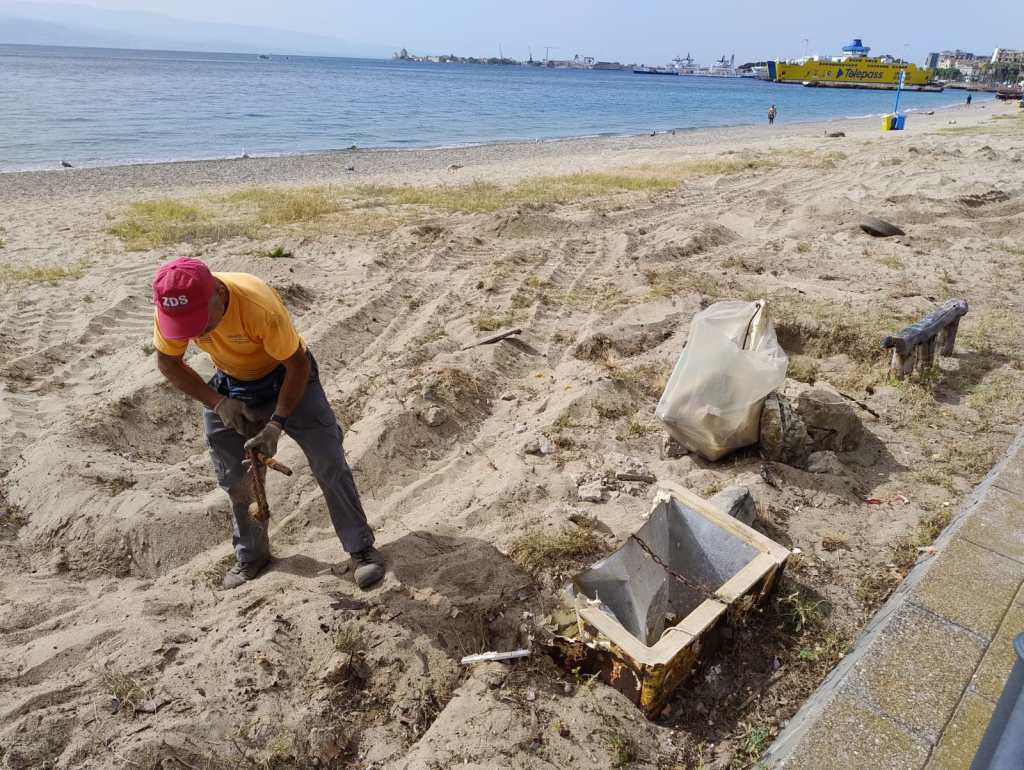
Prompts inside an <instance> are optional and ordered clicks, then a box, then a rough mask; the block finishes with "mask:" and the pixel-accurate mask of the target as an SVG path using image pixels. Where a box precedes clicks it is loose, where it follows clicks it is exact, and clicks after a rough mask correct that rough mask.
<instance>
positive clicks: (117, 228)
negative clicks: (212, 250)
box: [109, 198, 252, 251]
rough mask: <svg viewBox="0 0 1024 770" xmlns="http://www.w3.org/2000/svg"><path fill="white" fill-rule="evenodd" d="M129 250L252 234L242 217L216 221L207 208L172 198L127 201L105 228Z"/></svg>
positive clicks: (250, 228)
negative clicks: (121, 211)
mask: <svg viewBox="0 0 1024 770" xmlns="http://www.w3.org/2000/svg"><path fill="white" fill-rule="evenodd" d="M109 232H110V234H111V235H114V236H116V237H118V238H120V239H121V240H122V241H123V242H124V245H125V248H126V249H128V250H129V251H145V250H147V249H154V248H158V247H160V246H170V245H174V244H179V243H212V242H215V241H219V240H224V239H225V238H232V237H236V236H239V235H250V234H252V226H251V223H249V222H244V221H216V220H215V219H214V218H213V215H212V214H211V213H210V212H209V211H204V210H202V209H200V208H199V207H198V206H194V205H191V204H187V203H183V202H181V201H178V200H174V199H172V198H162V199H159V200H152V201H138V202H136V203H131V204H129V205H128V207H127V209H126V211H125V212H124V214H123V215H122V217H121V219H120V220H119V221H118V222H117V223H116V224H115V225H114V226H113V227H111V228H110V230H109Z"/></svg>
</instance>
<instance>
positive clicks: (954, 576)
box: [910, 535, 1024, 639]
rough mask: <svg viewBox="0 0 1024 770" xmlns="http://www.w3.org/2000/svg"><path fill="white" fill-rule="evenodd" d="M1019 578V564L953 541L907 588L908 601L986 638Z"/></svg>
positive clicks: (1022, 571)
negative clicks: (925, 571) (919, 578)
mask: <svg viewBox="0 0 1024 770" xmlns="http://www.w3.org/2000/svg"><path fill="white" fill-rule="evenodd" d="M1022 580H1024V564H1021V563H1020V562H1016V561H1014V560H1013V559H1009V558H1007V557H1005V556H1002V555H1000V554H997V553H993V552H992V551H989V550H987V549H985V548H982V547H981V546H979V545H975V544H974V543H971V542H970V541H969V540H966V539H964V538H963V537H962V536H959V535H958V536H956V537H954V538H953V539H952V540H951V541H950V542H949V544H948V545H947V546H946V548H945V549H944V550H943V551H942V553H940V554H939V555H938V556H936V557H935V559H934V562H933V563H932V565H931V568H930V569H929V570H928V572H927V573H925V575H924V577H923V578H922V579H921V581H920V582H919V583H918V584H917V585H916V586H915V587H914V588H913V589H912V590H911V592H910V595H911V600H912V601H913V602H914V603H916V604H918V605H920V606H922V607H924V608H926V609H928V610H931V611H932V612H934V613H936V614H937V615H942V616H943V617H944V618H948V619H949V620H952V621H953V622H954V623H958V624H959V625H961V626H964V627H965V628H969V629H971V630H972V631H976V632H977V633H978V634H980V635H981V636H984V637H985V638H986V639H991V638H992V637H993V636H994V635H995V632H996V629H997V628H998V627H999V623H1000V621H1001V620H1002V619H1003V615H1005V614H1006V608H1007V607H1009V606H1010V604H1011V603H1012V602H1013V599H1014V596H1015V595H1016V594H1017V591H1018V590H1019V588H1020V584H1021V581H1022Z"/></svg>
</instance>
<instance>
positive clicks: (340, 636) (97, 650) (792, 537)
mask: <svg viewBox="0 0 1024 770" xmlns="http://www.w3.org/2000/svg"><path fill="white" fill-rule="evenodd" d="M783 117H785V116H783ZM879 123H880V121H879V120H878V119H875V118H871V119H863V120H843V121H831V122H828V123H791V124H786V123H781V124H776V125H775V126H774V127H772V128H771V129H769V127H768V126H767V125H764V126H750V127H739V128H728V129H714V130H698V131H686V132H682V131H681V132H677V133H675V134H671V133H668V134H658V135H656V136H633V137H601V138H585V139H573V140H564V141H549V142H536V143H529V144H496V145H482V146H475V147H462V148H452V149H434V150H415V151H413V150H410V151H373V150H358V149H357V150H352V151H339V152H334V153H328V154H319V155H304V156H290V157H277V158H248V159H235V160H223V161H202V162H182V163H168V164H151V165H138V166H120V167H111V168H83V169H78V168H73V169H65V170H55V171H52V172H24V173H15V174H0V205H2V207H3V211H4V216H3V218H2V220H0V284H2V285H3V289H4V291H3V293H2V296H0V704H2V705H0V758H2V762H3V763H4V767H8V768H44V767H53V768H118V769H121V768H130V767H131V768H137V767H142V768H146V769H147V770H150V769H153V768H177V767H185V768H203V769H204V770H215V769H217V770H219V769H221V768H224V769H226V768H238V767H252V768H292V767H294V768H306V767H311V766H317V767H359V768H371V767H372V768H394V769H395V770H399V769H401V770H405V769H408V770H413V769H415V768H442V767H455V766H458V767H467V768H479V769H480V770H483V769H484V768H495V767H509V768H524V769H525V768H564V767H584V766H585V767H590V768H595V769H596V768H617V767H637V768H696V767H718V768H723V769H724V768H730V767H732V768H741V767H746V766H749V764H750V763H751V762H752V761H754V760H755V759H756V758H757V756H758V755H759V754H760V752H761V751H763V750H764V749H765V748H767V746H768V744H769V743H770V741H771V739H772V737H773V736H774V735H775V734H777V732H778V731H779V729H780V727H781V726H782V725H783V724H784V723H785V720H786V719H788V718H789V717H791V716H792V714H793V713H795V712H796V710H797V709H798V708H799V706H800V704H801V702H802V701H803V700H804V699H805V698H806V697H807V695H808V694H809V693H810V692H811V691H812V690H813V689H814V688H815V687H816V686H817V685H818V684H819V683H820V682H821V680H822V679H823V678H824V677H825V675H826V674H827V672H828V671H829V670H830V668H831V667H832V666H833V665H834V664H835V663H836V661H838V660H839V659H840V658H841V657H842V655H843V653H844V651H845V649H846V648H847V646H848V645H849V643H850V642H851V640H853V639H854V638H856V636H857V635H858V633H859V632H860V631H861V629H862V628H863V627H864V624H865V623H866V621H867V619H868V618H869V617H870V615H871V614H872V612H873V611H874V610H875V609H876V608H877V607H878V606H879V605H880V604H881V603H882V602H883V601H884V600H885V598H886V597H887V596H888V594H889V593H890V592H891V591H892V590H893V588H894V587H895V586H896V585H897V584H898V582H899V580H900V579H901V578H902V576H903V575H904V574H905V573H906V571H907V570H909V568H910V567H911V566H912V565H913V564H914V562H915V561H916V560H917V559H920V558H931V557H932V554H931V553H930V552H929V544H930V542H931V540H932V539H934V537H935V535H936V534H937V532H938V531H939V530H941V528H942V526H944V524H945V522H946V521H947V520H948V517H949V516H950V515H951V513H952V512H953V511H955V510H956V507H957V506H958V504H959V503H960V501H961V500H962V499H963V497H964V496H965V495H966V494H968V493H969V492H970V491H971V489H972V488H973V486H974V484H976V483H977V482H978V481H979V480H980V479H981V478H982V477H983V476H984V475H985V473H986V472H987V471H988V469H989V467H990V466H991V464H992V462H993V461H994V459H995V458H997V457H998V456H999V454H1000V453H1001V452H1002V451H1003V450H1004V449H1005V447H1006V445H1007V444H1008V443H1009V441H1010V439H1011V438H1012V436H1013V435H1014V434H1015V433H1016V431H1017V430H1018V428H1019V426H1020V424H1021V417H1022V405H1024V396H1022V394H1024V342H1022V341H1021V337H1020V333H1019V327H1020V317H1021V311H1022V310H1024V301H1022V299H1021V297H1020V289H1019V287H1020V285H1021V280H1022V272H1024V229H1022V227H1024V182H1022V177H1021V173H1020V169H1021V167H1022V161H1024V116H1022V115H1021V114H1019V113H1017V112H1016V106H1015V105H1010V104H1000V103H996V102H981V103H978V102H975V104H974V105H973V106H972V107H970V108H965V107H956V108H949V109H944V110H938V111H936V112H935V113H934V114H932V115H925V114H912V115H911V116H910V118H909V120H908V127H907V130H906V131H903V132H882V131H880V130H879V128H880V127H879ZM837 132H838V133H841V134H842V136H833V137H829V136H827V134H830V133H831V134H835V133H837ZM865 214H871V215H875V216H879V217H882V218H884V219H886V220H889V221H891V222H894V223H896V224H898V225H900V226H901V227H902V228H903V229H904V230H905V231H906V235H904V236H900V237H897V238H889V239H874V238H871V237H870V236H868V235H866V234H865V233H863V232H862V231H861V230H860V229H859V227H858V223H859V222H860V219H861V217H862V216H863V215H865ZM182 254H190V255H196V256H200V257H201V258H203V259H205V260H207V261H208V262H209V263H210V265H211V266H212V267H213V269H214V270H221V271H247V272H252V273H255V274H256V275H259V276H261V277H262V278H264V279H265V280H267V281H268V282H269V283H270V284H271V285H272V286H273V287H275V288H276V289H277V291H278V292H279V294H280V295H281V297H282V298H283V300H284V301H285V304H286V305H287V306H288V308H289V309H290V311H291V312H292V314H293V316H294V318H295V319H296V324H297V326H298V328H299V330H300V332H301V334H302V335H303V338H304V339H305V341H306V343H307V344H308V346H309V347H310V349H311V350H312V351H313V352H314V354H315V355H316V356H317V358H318V360H319V364H320V371H321V377H322V379H323V383H324V387H325V390H326V392H327V395H328V397H329V398H330V400H331V403H332V405H333V407H334V408H335V411H336V412H337V414H338V415H339V418H340V419H341V421H342V423H343V424H344V426H345V428H346V438H345V449H346V453H347V455H348V458H349V462H350V463H351V465H352V466H353V470H354V473H355V478H356V481H357V483H358V485H359V488H360V491H361V493H362V495H363V498H364V505H365V507H366V509H367V512H368V515H369V518H370V521H371V524H372V525H373V526H374V528H375V530H376V532H377V538H378V546H379V547H380V548H381V550H382V552H383V553H384V555H385V556H386V558H387V559H388V560H389V564H390V570H391V571H390V573H389V576H388V577H387V579H386V581H385V582H384V584H383V585H382V586H381V587H380V588H377V589H375V590H374V591H372V592H370V593H368V594H361V593H360V592H359V591H358V589H357V588H356V587H355V586H354V584H353V582H352V578H351V570H350V568H349V563H348V560H347V558H346V557H345V554H344V553H343V552H342V551H341V550H340V548H339V545H338V542H337V539H336V537H335V535H334V533H333V531H332V529H331V527H330V522H329V519H328V517H327V514H326V510H325V507H324V503H323V500H322V496H321V493H320V491H319V490H318V488H317V487H316V484H315V482H314V481H313V478H312V476H311V474H310V471H309V469H308V466H307V464H306V461H305V459H304V458H303V457H302V455H301V452H300V450H299V449H298V447H297V446H296V445H295V444H294V443H293V442H291V441H290V440H285V441H283V442H282V446H281V450H280V452H279V455H278V456H279V458H280V459H281V460H282V461H283V462H285V463H286V464H288V465H290V466H291V467H293V468H294V469H295V475H294V476H292V477H290V478H285V477H282V476H274V477H272V478H271V479H269V490H268V491H269V496H270V506H271V510H272V511H273V512H274V518H273V520H272V544H273V550H274V556H275V561H274V563H273V566H272V567H271V569H270V570H269V571H268V572H267V573H266V574H265V575H263V576H262V577H260V579H259V580H257V581H254V582H252V583H251V584H248V585H246V586H244V587H242V588H241V589H238V590H236V591H232V592H223V591H220V590H219V589H218V588H217V586H219V581H220V577H221V575H222V573H223V571H224V570H225V569H226V568H227V566H229V565H230V563H231V560H232V558H233V557H232V554H231V547H230V525H229V516H230V514H229V509H228V502H227V498H226V496H224V495H223V493H222V492H220V491H219V490H218V489H217V488H216V485H215V481H214V477H213V472H212V469H211V467H210V462H209V459H208V456H207V453H206V446H205V442H204V437H203V434H202V430H201V425H200V418H201V410H200V408H199V407H198V406H197V405H196V404H194V403H191V402H189V401H187V400H186V398H185V397H184V396H182V395H180V394H178V393H176V392H175V391H173V390H172V389H170V387H169V386H167V385H165V384H164V383H163V381H162V378H161V376H160V375H159V373H158V372H157V370H156V365H155V364H156V362H155V355H154V351H153V348H152V344H151V329H152V306H151V305H150V289H149V283H150V280H151V278H152V274H153V271H154V269H155V267H156V266H157V265H158V264H159V263H160V262H162V261H164V260H166V259H167V258H169V257H172V256H176V255H182ZM951 297H962V298H965V299H967V300H968V302H969V304H970V311H969V313H968V315H967V316H966V317H965V318H964V319H963V322H962V323H961V325H960V332H959V337H958V341H957V346H956V354H955V355H954V356H953V357H951V358H943V359H941V361H940V363H939V367H938V369H937V370H936V371H934V372H933V373H932V374H931V375H930V376H929V377H927V378H926V379H925V380H924V381H918V379H917V378H914V379H913V380H911V381H907V382H903V383H898V384H897V383H893V382H890V381H889V380H888V377H887V368H888V359H887V356H886V355H885V351H882V350H881V349H880V346H879V342H880V340H881V338H882V337H883V336H884V335H885V334H886V333H890V332H894V331H896V330H898V329H899V328H901V327H902V326H904V325H906V324H907V323H909V322H912V321H914V320H917V319H919V318H921V317H923V316H924V315H925V314H927V313H928V312H930V311H931V310H932V309H934V308H935V307H936V306H937V305H938V304H939V303H941V302H943V301H944V300H946V299H948V298H951ZM757 298H765V299H766V300H767V301H768V306H769V309H770V313H771V314H772V316H773V317H774V319H775V324H776V327H777V329H778V333H779V340H780V342H781V343H782V345H783V347H784V348H785V349H786V350H787V352H788V353H789V354H790V367H789V379H788V380H787V383H786V389H785V392H786V393H787V394H788V395H789V396H791V397H792V398H793V400H794V401H795V400H796V399H797V398H798V396H799V394H800V393H802V392H804V391H806V390H808V389H809V388H810V387H812V386H816V387H823V386H824V387H830V388H834V389H835V390H837V391H839V392H840V393H842V394H843V395H845V397H846V399H847V401H848V403H849V404H850V407H849V410H850V413H851V414H852V415H854V416H855V419H856V421H857V422H858V423H859V424H860V426H861V428H860V429H859V430H860V431H862V433H861V434H860V438H859V439H858V440H857V441H856V446H855V447H853V448H852V449H847V450H844V451H836V452H834V453H832V454H831V456H828V457H824V458H819V459H821V462H820V463H819V464H818V465H817V466H815V467H814V468H813V469H806V468H805V469H798V468H794V467H790V466H787V465H783V464H781V463H766V462H765V461H764V460H763V459H762V458H761V457H759V456H758V453H757V450H756V448H752V449H749V450H744V451H741V452H739V453H737V454H735V455H732V456H729V457H727V458H725V459H724V460H722V461H719V462H717V463H709V462H706V461H704V460H702V459H700V458H699V457H696V456H693V455H683V456H674V455H672V454H671V453H667V452H666V451H665V447H664V436H665V434H664V430H663V429H662V428H661V426H660V425H659V423H658V421H657V420H656V418H655V417H654V406H655V404H656V403H657V400H658V397H659V395H660V393H661V391H662V389H663V387H664V385H665V383H666V381H667V379H668V376H669V374H670V373H671V371H672V367H673V365H674V364H675V362H676V360H677V358H678V356H679V352H680V350H681V348H682V345H683V342H684V341H685V339H686V336H687V331H688V328H689V322H690V319H691V318H692V317H693V315H694V314H695V313H696V312H698V311H699V310H700V309H701V308H703V307H706V306H707V305H709V304H710V303H712V302H715V301H718V300H722V299H747V300H751V299H757ZM510 327H519V328H521V329H522V330H523V332H522V334H521V336H520V337H519V338H518V339H517V340H516V341H515V342H504V343H499V344H497V345H488V346H482V347H468V346H470V345H471V344H472V343H473V342H474V341H476V340H478V339H479V338H481V337H484V336H486V335H488V334H493V333H494V332H495V331H498V330H501V329H505V328H510ZM189 361H190V363H192V365H193V366H194V367H195V368H196V369H197V370H198V371H200V372H201V373H203V374H208V373H210V372H211V367H210V365H209V362H208V360H207V359H206V357H205V355H203V354H199V353H198V352H197V351H194V350H193V353H192V355H191V356H190V357H189ZM541 446H543V447H550V449H551V451H550V452H547V451H544V452H538V447H541ZM637 464H639V465H642V466H643V467H645V468H647V469H649V471H650V472H651V473H652V474H653V475H655V476H656V477H657V478H658V479H661V480H670V481H673V482H676V483H679V484H682V485H684V486H686V487H688V488H689V489H691V490H693V491H694V492H696V493H697V494H699V495H701V496H704V497H710V496H712V495H713V494H715V493H716V492H718V491H720V490H721V489H723V488H726V487H728V486H730V485H732V484H741V485H744V486H747V487H749V489H750V490H751V492H752V494H753V496H754V497H755V499H756V501H757V504H758V519H757V522H756V525H755V526H756V528H757V529H759V530H760V531H762V532H764V533H765V534H767V535H768V536H769V537H771V538H773V539H774V540H776V541H777V542H779V543H780V544H782V545H784V546H786V547H787V548H796V549H800V552H801V555H800V558H794V559H792V560H791V563H790V566H789V568H788V569H787V572H786V579H785V582H784V583H783V585H782V586H780V588H779V591H778V593H777V595H776V600H775V601H772V602H769V603H768V604H767V605H765V607H764V608H763V610H762V611H761V612H759V613H756V614H755V615H754V617H753V618H752V619H751V620H749V621H748V622H747V624H746V625H743V626H741V627H737V628H736V629H734V630H733V631H731V634H730V636H729V638H727V639H726V640H725V641H724V643H723V645H722V648H721V649H719V650H716V651H709V652H708V654H707V655H706V656H705V657H704V658H703V659H702V661H701V664H700V666H699V667H698V669H697V671H696V672H695V673H694V675H693V677H692V679H691V680H690V684H688V685H684V686H682V687H681V688H680V689H679V690H678V692H677V694H676V695H675V696H674V698H673V699H672V701H671V702H670V703H669V705H668V706H667V707H666V708H665V710H664V712H663V713H662V714H661V715H660V716H659V718H658V719H657V720H655V721H652V722H648V721H647V720H645V719H644V718H643V717H642V716H641V714H640V713H639V712H638V711H637V710H636V709H635V708H634V706H633V705H632V704H630V703H629V702H628V701H627V700H626V699H625V698H624V697H623V696H621V695H620V694H619V693H617V692H615V691H614V690H612V689H611V688H609V687H606V686H605V685H603V684H601V683H599V682H593V681H590V680H588V679H586V678H584V677H579V676H573V674H572V673H567V672H564V671H562V670H560V669H558V668H556V667H555V666H554V665H553V664H552V663H551V661H550V660H549V659H547V658H546V657H545V656H544V655H543V654H541V652H540V651H539V650H538V651H537V652H536V653H535V654H534V655H533V656H532V657H530V658H529V659H526V660H524V661H521V662H517V663H515V664H513V665H508V664H498V663H492V664H486V665H479V666H474V667H471V668H466V667H463V666H461V665H460V664H459V660H460V658H461V657H462V656H463V655H465V654H469V653H474V652H481V651H485V650H506V649H514V648H518V647H520V646H523V645H526V644H528V643H529V638H528V637H529V634H530V633H531V628H532V626H533V624H534V623H538V622H542V621H543V619H544V617H545V616H546V615H547V614H548V613H550V611H551V609H552V607H553V606H554V605H555V594H556V592H557V590H558V588H559V586H560V585H561V583H562V581H564V579H565V578H566V576H568V575H569V574H571V573H572V572H573V571H574V570H576V569H578V568H579V567H582V566H584V565H587V564H590V563H592V562H593V561H595V560H596V559H597V558H598V557H599V556H600V555H601V554H602V553H605V552H608V551H610V550H612V549H614V548H615V547H617V546H618V545H619V544H621V543H622V541H623V539H624V538H625V537H626V536H628V534H629V533H630V532H632V531H633V530H635V529H636V528H637V527H638V526H639V525H640V523H642V522H643V520H644V516H645V514H646V513H647V512H648V511H649V509H650V505H651V500H652V498H653V496H654V493H655V490H656V486H655V485H648V484H643V483H630V484H624V485H620V486H619V487H617V488H615V489H614V490H612V492H611V494H610V495H609V496H608V499H607V500H606V501H605V502H602V503H592V502H582V501H580V499H579V497H578V494H577V489H578V485H579V483H580V482H581V481H585V480H588V479H593V478H598V477H606V476H608V475H609V474H611V476H614V474H615V472H616V470H620V469H622V468H626V467H636V466H637ZM867 501H873V502H870V503H869V502H867ZM580 533H583V535H585V536H582V537H581V536H579V535H580ZM567 535H568V536H567ZM538 542H540V543H545V544H547V545H548V546H550V550H549V552H548V556H549V557H550V558H544V559H537V558H534V556H533V555H532V554H533V553H534V551H532V550H531V549H530V548H527V547H526V545H527V544H528V543H534V544H536V543H538ZM566 542H568V543H570V544H571V546H564V545H563V546H560V545H559V543H566Z"/></svg>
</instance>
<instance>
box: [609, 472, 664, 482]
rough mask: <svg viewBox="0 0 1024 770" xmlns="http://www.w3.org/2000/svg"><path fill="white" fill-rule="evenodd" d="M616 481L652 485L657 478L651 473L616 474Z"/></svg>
mask: <svg viewBox="0 0 1024 770" xmlns="http://www.w3.org/2000/svg"><path fill="white" fill-rule="evenodd" d="M615 479H616V481H639V482H642V483H644V484H653V483H654V482H656V481H657V480H658V477H657V476H655V475H654V474H653V473H616V474H615Z"/></svg>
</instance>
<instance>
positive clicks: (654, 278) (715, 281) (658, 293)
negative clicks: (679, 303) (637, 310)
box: [644, 268, 724, 299]
mask: <svg viewBox="0 0 1024 770" xmlns="http://www.w3.org/2000/svg"><path fill="white" fill-rule="evenodd" d="M644 278H645V279H646V280H647V283H648V285H649V286H650V289H649V292H648V296H649V297H650V298H652V299H663V298H670V297H675V296H678V295H680V294H689V293H693V294H700V295H702V296H705V297H711V298H712V299H717V298H718V297H719V296H721V295H722V293H723V291H724V287H723V284H722V281H721V280H720V279H719V278H718V276H714V275H710V274H709V273H701V272H697V271H695V270H681V269H679V268H669V269H667V270H645V271H644Z"/></svg>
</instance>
